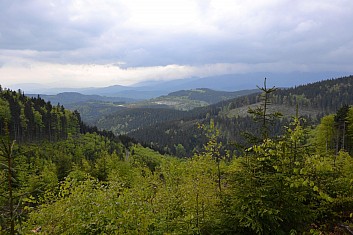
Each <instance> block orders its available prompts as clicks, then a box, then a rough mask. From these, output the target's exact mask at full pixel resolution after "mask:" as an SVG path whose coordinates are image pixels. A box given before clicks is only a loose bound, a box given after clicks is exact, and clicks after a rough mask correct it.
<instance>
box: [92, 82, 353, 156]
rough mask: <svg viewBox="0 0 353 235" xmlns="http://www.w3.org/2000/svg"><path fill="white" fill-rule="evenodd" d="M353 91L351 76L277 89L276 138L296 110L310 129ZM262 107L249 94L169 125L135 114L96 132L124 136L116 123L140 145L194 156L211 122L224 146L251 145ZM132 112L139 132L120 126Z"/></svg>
mask: <svg viewBox="0 0 353 235" xmlns="http://www.w3.org/2000/svg"><path fill="white" fill-rule="evenodd" d="M352 85H353V76H349V77H343V78H339V79H331V80H325V81H321V82H316V83H312V84H308V85H303V86H298V87H295V88H289V89H278V90H277V91H276V92H275V93H273V94H271V97H270V101H271V104H272V106H273V107H275V109H274V110H273V111H274V112H275V111H279V112H282V113H283V114H284V116H283V117H282V118H281V119H278V120H277V121H276V122H275V124H274V126H273V128H272V131H273V133H276V134H283V132H282V131H283V129H282V128H281V127H282V126H284V125H288V123H289V122H290V116H293V115H295V110H296V107H297V105H298V107H299V115H300V116H302V117H304V118H305V119H306V121H307V125H316V124H318V123H319V121H320V119H321V118H322V117H323V116H324V115H327V114H333V113H335V112H336V111H337V110H338V108H340V107H341V106H342V105H344V104H347V105H350V104H353V96H352V92H351V90H352ZM259 102H260V95H259V94H250V95H247V96H242V97H239V98H236V99H233V100H227V101H222V102H221V103H217V104H214V105H211V106H207V107H203V108H196V109H193V110H191V111H188V112H183V113H175V114H176V115H173V116H171V115H170V116H169V117H170V118H169V119H168V120H165V119H164V120H163V119H160V117H163V115H159V110H152V109H151V110H150V111H149V112H150V113H153V115H154V117H155V118H154V120H155V122H156V123H154V124H153V123H145V122H143V116H144V114H143V113H142V112H139V110H134V111H133V110H130V111H125V113H124V114H123V115H120V114H119V113H116V114H115V115H114V117H113V118H107V119H102V122H101V123H97V126H98V127H101V125H102V124H103V123H106V124H108V123H109V124H108V125H104V128H106V129H108V130H112V131H113V132H114V133H119V131H120V128H119V127H118V124H117V123H120V124H121V123H125V126H124V129H123V130H124V133H128V134H129V135H130V136H131V137H133V138H135V139H137V140H138V141H140V142H142V143H145V144H146V145H150V146H151V147H153V148H156V149H160V150H166V151H169V152H170V153H171V154H175V151H176V150H175V146H177V145H179V144H181V145H183V146H184V148H185V150H186V152H187V154H188V155H189V156H191V155H192V154H193V152H194V150H195V149H200V148H201V147H202V145H203V144H205V140H204V139H199V138H195V136H196V137H198V136H199V134H200V130H199V129H198V128H197V123H203V124H206V123H209V122H210V120H211V119H213V120H214V121H215V123H217V127H218V128H219V129H220V130H221V133H222V137H223V142H224V143H227V142H230V143H233V142H237V143H239V144H246V139H245V138H244V135H243V133H244V132H251V133H253V134H256V132H257V131H258V129H259V126H258V125H257V124H254V122H253V119H252V117H251V116H249V115H248V113H247V111H248V109H249V108H251V107H256V106H258V105H259ZM270 108H271V106H270ZM129 112H131V113H134V117H136V118H137V117H139V122H138V123H137V124H138V126H134V128H133V129H129V125H130V122H129V120H128V119H125V122H115V120H119V119H120V118H122V117H128V116H129ZM244 113H245V114H246V115H245V114H244ZM230 114H231V115H230ZM131 127H132V126H131Z"/></svg>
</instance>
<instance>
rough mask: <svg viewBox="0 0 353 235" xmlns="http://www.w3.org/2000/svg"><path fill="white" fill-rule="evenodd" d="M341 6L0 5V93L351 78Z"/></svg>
mask: <svg viewBox="0 0 353 235" xmlns="http://www.w3.org/2000/svg"><path fill="white" fill-rule="evenodd" d="M352 23H353V2H352V1H350V0H339V1H328V0H322V1H315V0H298V1H289V0H268V1H262V0H254V1H244V0H177V1H174V0H159V1H158V0H150V1H143V0H129V1H122V0H121V1H118V0H85V1H83V0H60V1H57V0H53V1H49V0H48V1H41V0H34V1H24V0H4V1H1V2H0V75H1V77H0V83H1V84H5V85H8V84H15V83H22V82H26V83H27V82H40V83H47V84H51V85H52V86H57V85H58V84H62V85H66V84H67V86H82V85H87V86H104V85H112V84H132V83H135V82H139V81H143V80H146V79H161V80H168V79H175V78H184V77H188V76H200V77H202V76H208V75H217V74H226V73H247V72H256V71H261V72H266V71H268V72H278V73H281V72H291V71H307V72H311V71H312V72H320V71H322V72H324V71H342V72H351V71H352V65H353V31H352V30H351V24H352Z"/></svg>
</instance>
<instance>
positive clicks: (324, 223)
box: [0, 88, 353, 234]
mask: <svg viewBox="0 0 353 235" xmlns="http://www.w3.org/2000/svg"><path fill="white" fill-rule="evenodd" d="M7 92H9V94H11V97H18V100H20V99H23V100H25V98H19V97H20V96H21V93H20V92H11V91H8V90H6V91H4V93H7ZM274 92H275V89H271V88H263V94H262V95H261V97H260V100H261V102H260V104H259V107H258V108H257V109H253V110H251V111H250V112H249V115H250V116H251V117H250V118H251V119H250V120H249V123H250V125H256V126H257V127H258V131H257V132H256V133H255V134H254V133H250V132H247V138H246V142H247V144H246V146H240V145H236V143H234V147H233V148H234V149H231V148H229V145H226V144H225V143H224V142H222V140H223V137H222V136H221V135H222V131H221V130H220V129H219V124H218V123H217V122H216V121H215V120H214V119H210V121H209V122H208V123H205V124H199V125H198V126H199V128H198V130H199V132H200V133H202V136H196V135H195V138H202V139H204V140H205V144H204V145H203V146H202V147H201V148H200V149H198V150H197V151H196V152H195V153H194V154H193V155H192V156H190V157H185V156H186V151H185V149H184V148H183V146H181V145H177V146H176V153H177V155H178V156H179V158H176V157H173V156H168V155H161V154H160V153H157V152H155V151H153V150H151V149H148V148H144V147H142V146H141V145H139V144H133V143H131V142H130V141H129V140H124V141H123V142H124V144H123V143H122V142H121V141H119V139H114V137H113V136H110V137H109V138H108V137H104V136H102V135H99V134H97V133H98V130H97V129H96V128H89V127H87V126H86V127H85V126H84V125H83V124H82V125H81V132H82V128H89V129H90V130H91V131H92V130H96V131H97V133H86V134H80V133H78V132H76V134H72V133H71V132H68V131H67V130H66V131H64V133H68V134H67V136H66V137H65V138H62V139H55V138H54V137H53V136H51V135H46V134H43V139H42V140H41V141H40V140H39V139H37V140H36V141H35V142H33V140H31V139H30V138H29V139H26V138H25V137H26V135H24V137H22V136H21V135H17V136H15V135H14V134H13V133H11V132H13V131H14V130H15V131H16V130H17V129H16V128H15V129H11V130H9V129H8V128H6V123H11V124H13V123H15V122H14V120H12V119H13V117H15V116H14V115H13V114H12V111H11V109H10V115H9V114H8V113H7V111H8V109H7V111H6V112H2V116H1V117H2V118H3V120H5V121H4V124H5V126H4V127H3V129H2V130H3V132H2V135H1V142H0V162H1V165H0V166H1V168H0V169H1V170H0V181H1V184H0V195H1V197H0V210H1V217H0V231H1V233H4V234H31V233H42V234H350V233H351V231H352V229H353V219H352V218H353V186H352V182H353V158H352V153H353V107H351V106H346V105H343V106H341V108H339V109H338V111H337V112H336V114H332V115H327V116H324V117H323V118H322V119H321V120H320V124H319V125H317V126H309V127H307V125H306V124H305V123H306V122H305V120H304V119H302V118H300V117H299V116H298V115H296V116H295V117H293V118H291V120H290V121H289V123H288V124H287V125H286V126H282V125H280V126H279V127H278V128H281V129H282V130H283V131H282V134H281V135H278V134H276V133H273V132H272V131H271V130H272V129H273V128H274V125H278V123H279V122H276V120H278V119H279V118H280V115H279V114H277V113H271V112H269V110H268V105H270V104H269V103H268V101H269V99H270V98H271V97H272V94H275V93H274ZM9 96H10V95H9ZM2 102H3V103H6V102H5V99H3V100H2ZM21 102H22V101H21ZM27 102H29V101H27ZM46 106H48V103H47V104H46ZM2 107H5V106H2ZM43 107H45V106H43ZM4 110H5V109H4ZM14 110H15V109H14ZM63 111H64V112H67V113H70V112H69V111H67V110H65V109H63ZM4 114H5V115H4ZM28 117H29V116H28ZM76 117H77V115H76ZM22 119H23V120H25V119H24V117H22ZM78 120H79V119H78V118H77V119H76V123H78ZM195 124H196V123H195ZM21 128H25V126H22V125H20V131H19V133H25V131H24V130H25V129H24V130H21ZM76 131H78V129H77V130H76ZM185 132H186V129H185ZM245 132H246V131H245ZM104 133H105V134H106V135H107V136H109V135H108V132H102V134H104ZM63 137H64V135H63ZM15 138H23V141H21V142H20V143H19V144H18V143H17V142H16V141H15ZM46 138H47V139H46ZM184 138H188V136H184ZM29 140H31V142H26V141H29ZM48 140H51V141H48Z"/></svg>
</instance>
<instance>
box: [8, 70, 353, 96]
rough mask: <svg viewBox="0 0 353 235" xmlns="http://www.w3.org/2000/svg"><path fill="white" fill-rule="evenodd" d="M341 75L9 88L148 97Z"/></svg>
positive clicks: (254, 75) (235, 76)
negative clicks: (185, 91) (264, 80)
mask: <svg viewBox="0 0 353 235" xmlns="http://www.w3.org/2000/svg"><path fill="white" fill-rule="evenodd" d="M343 75H349V74H342V73H337V72H328V73H325V75H323V73H297V72H296V73H286V74H277V73H250V74H225V75H219V76H211V77H204V78H199V77H191V78H185V79H177V80H171V81H144V82H141V83H137V84H135V85H133V86H121V85H114V86H108V87H100V88H96V87H86V88H46V87H45V86H43V85H41V84H33V83H27V84H17V85H16V87H10V88H11V89H14V90H17V88H21V89H22V90H24V91H25V92H26V93H32V94H47V95H53V94H58V93H62V92H79V93H81V94H84V95H100V96H109V97H124V98H130V99H140V100H142V99H151V98H156V97H159V96H163V95H167V94H169V93H171V92H174V91H179V90H190V89H197V88H208V89H212V90H217V91H239V90H247V89H254V88H255V85H259V86H261V85H262V83H263V79H264V77H267V78H268V85H269V86H276V87H291V86H296V85H300V84H306V83H311V82H316V81H321V80H325V79H329V78H333V77H340V76H343Z"/></svg>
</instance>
